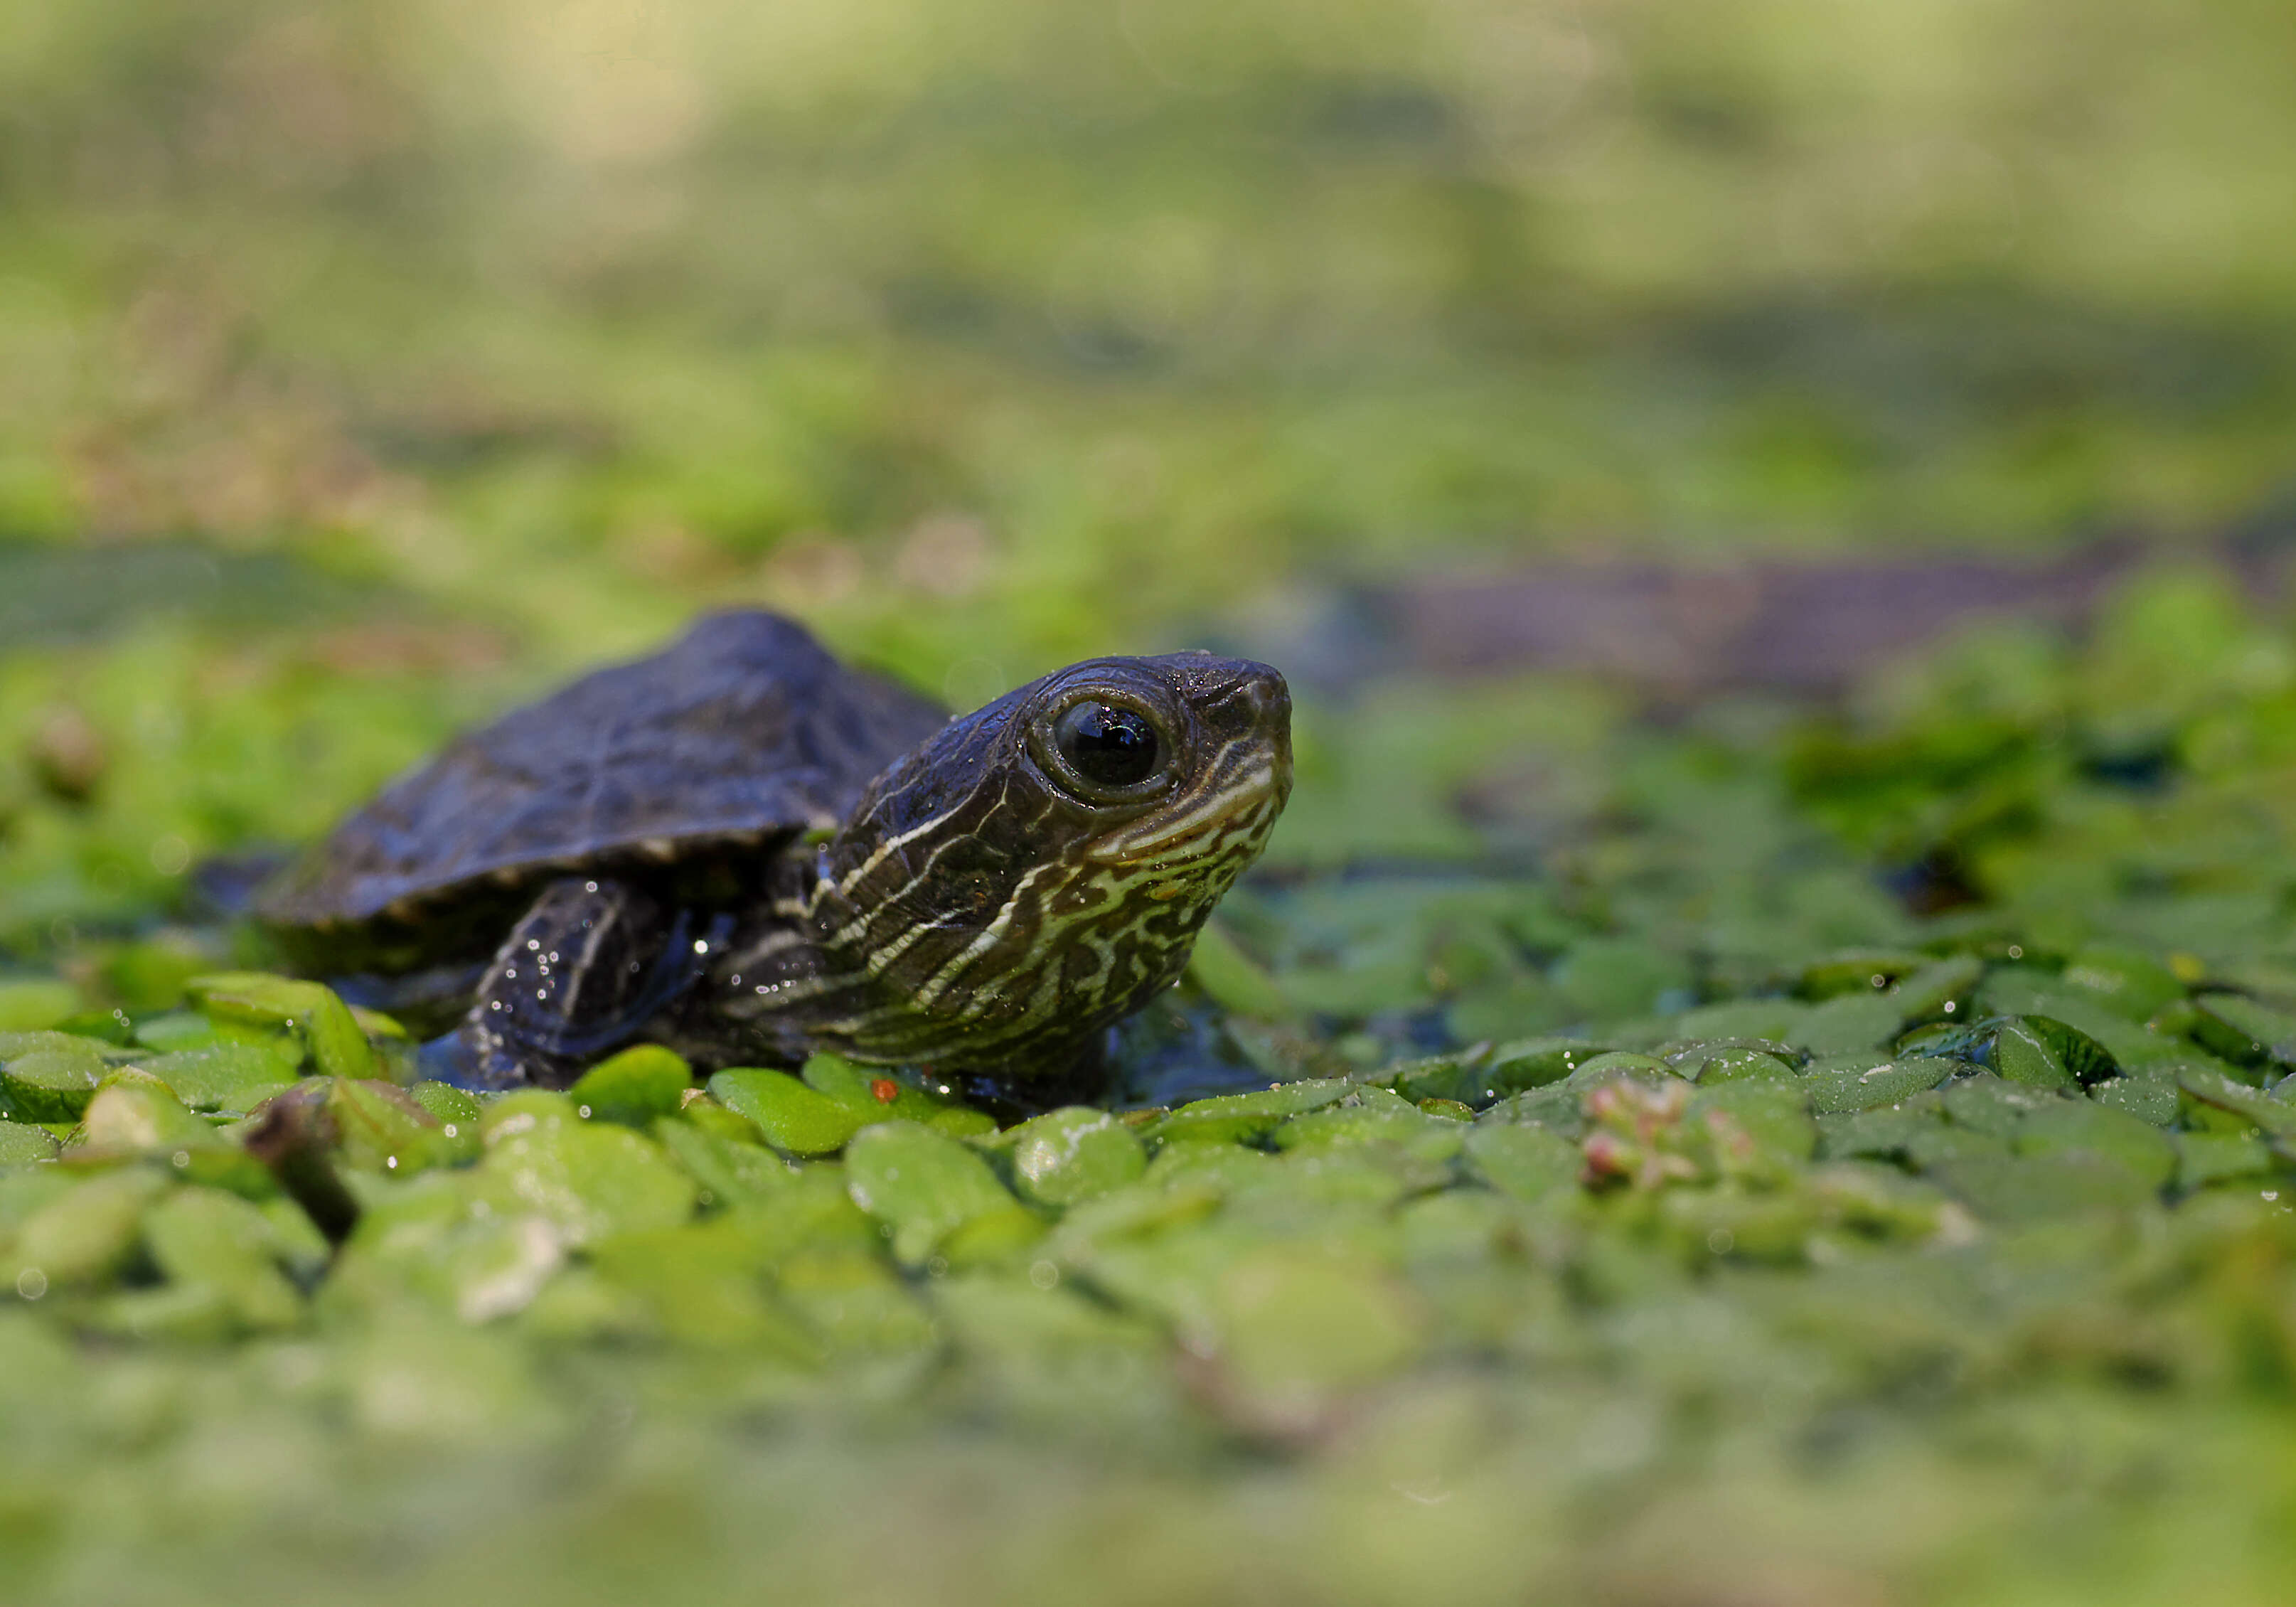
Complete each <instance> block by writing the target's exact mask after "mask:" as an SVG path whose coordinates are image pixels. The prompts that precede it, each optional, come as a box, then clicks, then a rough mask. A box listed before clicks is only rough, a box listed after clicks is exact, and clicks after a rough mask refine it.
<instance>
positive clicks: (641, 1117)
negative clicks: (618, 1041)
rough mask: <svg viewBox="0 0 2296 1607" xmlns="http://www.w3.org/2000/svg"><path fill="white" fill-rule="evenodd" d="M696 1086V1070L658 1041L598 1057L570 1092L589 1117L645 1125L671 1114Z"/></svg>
mask: <svg viewBox="0 0 2296 1607" xmlns="http://www.w3.org/2000/svg"><path fill="white" fill-rule="evenodd" d="M692 1086H693V1067H691V1066H689V1065H687V1064H686V1063H685V1060H684V1059H683V1058H682V1057H680V1056H679V1055H677V1054H673V1053H672V1052H671V1051H669V1050H668V1049H665V1048H663V1047H662V1046H661V1045H659V1044H639V1045H635V1046H634V1047H632V1048H628V1049H625V1050H623V1051H621V1053H619V1054H615V1055H612V1056H610V1057H609V1058H607V1059H605V1060H603V1061H600V1062H598V1063H597V1064H596V1065H594V1066H593V1067H591V1068H590V1069H589V1070H587V1071H585V1072H584V1073H583V1074H582V1075H581V1077H580V1078H578V1079H577V1080H576V1081H575V1083H574V1086H572V1087H570V1088H569V1089H567V1090H566V1096H567V1097H568V1098H569V1099H571V1100H572V1101H573V1102H574V1103H575V1106H576V1107H577V1109H578V1110H580V1111H581V1112H582V1114H583V1115H584V1116H585V1117H586V1118H588V1119H592V1120H595V1121H618V1122H620V1123H621V1124H622V1125H623V1126H624V1127H645V1126H646V1125H648V1124H649V1123H651V1122H652V1120H653V1119H654V1118H656V1117H657V1116H673V1115H676V1112H677V1107H678V1103H679V1102H680V1101H681V1100H683V1099H684V1098H685V1092H686V1090H687V1089H689V1088H691V1087H692Z"/></svg>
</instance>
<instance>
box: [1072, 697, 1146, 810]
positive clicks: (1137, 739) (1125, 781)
mask: <svg viewBox="0 0 2296 1607" xmlns="http://www.w3.org/2000/svg"><path fill="white" fill-rule="evenodd" d="M1053 746H1054V747H1055V748H1057V749H1058V750H1060V755H1061V757H1062V758H1063V759H1065V760H1067V761H1068V764H1069V767H1070V768H1071V769H1073V770H1074V771H1075V772H1076V773H1077V774H1078V775H1080V776H1082V777H1083V778H1084V779H1085V780H1086V781H1087V782H1090V783H1092V784H1093V785H1095V786H1096V787H1109V788H1124V787H1133V786H1137V785H1138V784H1139V783H1142V782H1144V781H1146V780H1147V779H1148V778H1149V777H1150V776H1152V775H1155V774H1156V770H1157V767H1159V766H1160V765H1161V764H1162V763H1163V761H1164V744H1163V742H1161V740H1160V739H1159V738H1158V736H1157V734H1156V727H1155V726H1152V725H1150V724H1149V723H1148V722H1147V721H1146V720H1145V719H1144V718H1143V717H1140V716H1139V715H1137V714H1136V713H1134V712H1133V711H1132V710H1131V709H1126V708H1123V707H1121V706H1119V705H1117V704H1113V703H1102V702H1096V701H1092V700H1090V699H1087V700H1085V701H1081V702H1077V703H1071V704H1070V705H1069V707H1068V708H1066V709H1062V711H1061V716H1060V717H1059V719H1057V720H1055V721H1054V724H1053Z"/></svg>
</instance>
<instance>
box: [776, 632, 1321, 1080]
mask: <svg viewBox="0 0 2296 1607" xmlns="http://www.w3.org/2000/svg"><path fill="white" fill-rule="evenodd" d="M1291 790H1292V699H1291V693H1290V692H1289V691H1288V690H1287V689H1286V687H1285V686H1284V684H1283V676H1281V675H1278V674H1277V673H1276V672H1275V670H1273V669H1271V668H1268V667H1267V665H1265V664H1256V663H1253V662H1251V661H1250V660H1242V659H1223V658H1218V657H1215V656H1213V655H1212V654H1210V653H1201V652H1195V653H1174V654H1169V655H1168V656H1165V657H1161V658H1145V659H1091V660H1086V661H1085V662H1083V663H1081V664H1072V665H1070V667H1069V668H1066V669H1063V670H1061V671H1059V672H1057V673H1055V674H1054V675H1049V676H1045V677H1044V678H1043V679H1042V680H1038V681H1032V682H1030V683H1029V685H1026V686H1023V687H1021V688H1020V689H1019V690H1017V691H1015V692H1013V693H1007V694H1006V695H1005V696H1004V697H1001V698H999V699H997V700H996V701H995V702H993V703H991V704H989V705H988V707H987V708H985V709H980V710H979V711H978V712H976V713H974V714H971V715H968V716H966V717H963V718H961V719H956V720H952V721H951V722H949V724H948V725H947V726H945V727H944V728H943V729H942V730H941V731H939V733H937V734H935V735H933V736H932V737H931V738H929V739H928V740H927V741H926V742H923V743H922V745H920V746H919V747H917V748H916V749H914V750H912V751H911V752H909V753H907V754H906V755H904V756H903V757H902V758H900V759H898V760H897V761H896V762H895V763H894V764H893V765H892V766H891V767H890V768H889V769H888V770H886V772H885V773H884V774H883V775H881V776H879V777H878V778H877V779H876V780H875V781H874V782H873V783H871V784H870V786H869V788H868V790H867V791H865V793H864V794H863V796H862V798H861V800H860V802H859V803H858V804H857V806H856V807H855V808H854V811H853V814H852V816H850V817H849V820H848V821H847V823H846V824H845V826H844V828H843V830H841V831H840V832H839V833H838V834H837V836H836V837H835V838H834V839H833V840H832V841H831V842H830V843H829V844H828V845H827V846H826V847H825V848H824V850H823V856H822V865H821V872H822V886H821V893H820V896H819V898H817V900H816V902H817V905H818V908H819V913H818V914H816V918H815V923H816V934H817V941H818V942H819V944H820V946H821V947H822V949H823V951H824V955H826V956H827V958H828V959H829V962H830V963H831V965H832V967H833V968H834V969H835V970H838V971H840V972H852V971H855V970H859V971H863V972H866V973H867V974H869V975H870V976H871V977H872V978H873V979H874V986H873V988H871V989H870V993H871V995H872V1004H871V1007H870V1008H869V1009H868V1010H866V1011H865V1012H862V1013H857V1014H856V1015H854V1016H852V1017H849V1018H848V1019H847V1020H845V1021H838V1022H834V1023H831V1024H829V1026H828V1028H827V1029H826V1030H827V1033H828V1035H829V1036H830V1037H834V1038H843V1039H845V1040H847V1041H846V1043H845V1045H844V1046H846V1047H848V1048H849V1050H850V1052H852V1053H854V1054H858V1055H861V1056H862V1057H864V1058H867V1059H874V1060H882V1061H906V1062H933V1063H935V1064H938V1065H942V1066H946V1067H948V1068H950V1069H952V1070H1004V1071H1007V1072H1013V1071H1025V1070H1028V1069H1029V1067H1030V1065H1031V1063H1032V1062H1042V1061H1043V1060H1044V1059H1045V1058H1046V1056H1048V1055H1050V1054H1054V1053H1056V1052H1059V1051H1061V1050H1062V1049H1063V1048H1068V1049H1072V1048H1073V1046H1074V1045H1076V1044H1078V1042H1080V1041H1081V1040H1082V1039H1084V1038H1085V1037H1088V1036H1089V1035H1090V1034H1091V1033H1093V1032H1095V1031H1096V1030H1097V1029H1100V1028H1101V1027H1103V1026H1104V1025H1106V1024H1107V1023H1108V1022H1110V1021H1114V1020H1116V1019H1117V1018H1118V1017H1119V1016H1122V1015H1125V1014H1128V1013H1130V1012H1132V1011H1134V1010H1136V1009H1138V1008H1139V1007H1140V1006H1141V1005H1142V1004H1145V1003H1146V1002H1147V1001H1148V999H1149V997H1150V996H1152V994H1154V993H1155V992H1156V991H1157V990H1158V989H1160V988H1163V987H1165V986H1167V985H1169V983H1170V982H1171V981H1172V980H1174V979H1175V978H1177V976H1178V975H1179V973H1180V971H1181V968H1182V967H1183V966H1185V964H1186V963H1187V957H1188V951H1189V948H1190V947H1191V946H1192V945H1193V942H1194V940H1195V936H1196V933H1197V931H1199V930H1200V929H1201V927H1202V925H1203V922H1204V918H1205V917H1206V916H1207V915H1208V914H1210V913H1211V908H1212V906H1213V905H1214V904H1215V903H1216V902H1218V898H1219V897H1220V895H1221V894H1223V893H1225V892H1226V890H1227V889H1228V887H1229V885H1230V884H1231V883H1232V882H1234V880H1235V878H1236V875H1237V873H1239V872H1241V871H1242V869H1243V867H1244V866H1245V865H1249V864H1251V861H1252V860H1253V859H1254V858H1255V857H1257V856H1258V855H1259V850H1260V849H1261V848H1262V847H1263V846H1264V845H1265V844H1266V842H1267V833H1268V830H1269V828H1270V827H1271V826H1273V825H1274V824H1275V816H1276V815H1277V814H1278V813H1279V812H1280V811H1281V810H1282V809H1283V802H1284V799H1286V798H1287V797H1289V796H1290V794H1291Z"/></svg>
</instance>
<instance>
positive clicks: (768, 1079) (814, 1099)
mask: <svg viewBox="0 0 2296 1607" xmlns="http://www.w3.org/2000/svg"><path fill="white" fill-rule="evenodd" d="M709 1094H710V1097H712V1098H713V1099H715V1100H717V1102H718V1103H720V1104H722V1105H724V1106H725V1107H726V1109H727V1110H729V1111H733V1112H734V1114H735V1115H737V1116H743V1117H747V1118H748V1119H750V1121H752V1122H754V1123H756V1124H757V1127H758V1131H759V1132H760V1133H762V1134H764V1135H765V1138H766V1142H767V1144H772V1145H773V1146H774V1148H775V1149H777V1150H780V1151H781V1152H783V1153H784V1154H789V1155H833V1154H835V1153H836V1152H838V1151H839V1150H841V1149H843V1148H844V1147H845V1144H846V1141H847V1140H848V1139H849V1138H851V1137H852V1136H853V1135H854V1134H856V1133H857V1132H859V1131H860V1130H861V1129H862V1127H865V1126H866V1125H868V1123H869V1121H870V1120H871V1119H872V1118H871V1117H870V1115H869V1114H868V1112H866V1111H864V1110H861V1109H858V1108H856V1107H855V1106H853V1105H850V1104H846V1103H840V1102H839V1101H837V1100H834V1099H832V1098H830V1097H829V1096H828V1095H825V1094H823V1093H821V1092H819V1091H818V1090H816V1089H813V1088H808V1087H807V1086H805V1084H803V1083H801V1082H799V1080H798V1079H797V1078H794V1077H791V1076H790V1075H789V1074H788V1073H787V1072H785V1071H766V1070H729V1071H720V1072H718V1073H717V1075H716V1076H714V1077H712V1078H710V1079H709Z"/></svg>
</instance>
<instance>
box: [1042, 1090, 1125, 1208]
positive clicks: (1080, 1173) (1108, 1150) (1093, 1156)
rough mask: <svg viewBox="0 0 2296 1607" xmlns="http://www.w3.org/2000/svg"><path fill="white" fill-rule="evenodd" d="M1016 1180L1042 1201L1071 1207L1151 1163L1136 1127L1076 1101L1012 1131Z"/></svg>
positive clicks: (1115, 1186) (1123, 1182)
mask: <svg viewBox="0 0 2296 1607" xmlns="http://www.w3.org/2000/svg"><path fill="white" fill-rule="evenodd" d="M1009 1137H1010V1141H1011V1149H1010V1153H1011V1156H1012V1162H1013V1177H1014V1180H1015V1183H1016V1185H1017V1186H1018V1187H1019V1189H1020V1191H1021V1194H1022V1196H1023V1197H1024V1198H1027V1199H1029V1200H1033V1201H1036V1202H1037V1204H1039V1205H1049V1206H1054V1207H1067V1206H1070V1205H1074V1204H1076V1203H1077V1202H1078V1201H1083V1200H1090V1199H1094V1198H1096V1197H1097V1196H1099V1195H1102V1194H1105V1193H1108V1192H1110V1191H1111V1189H1117V1188H1121V1187H1123V1186H1124V1185H1126V1184H1128V1183H1130V1182H1133V1181H1134V1180H1135V1179H1136V1178H1137V1177H1139V1176H1140V1175H1141V1174H1142V1173H1143V1172H1144V1171H1146V1170H1147V1169H1148V1152H1147V1151H1146V1149H1145V1148H1144V1146H1143V1145H1142V1144H1141V1142H1140V1140H1139V1138H1138V1137H1137V1136H1136V1135H1135V1134H1134V1133H1133V1131H1132V1129H1131V1128H1130V1127H1126V1126H1125V1125H1124V1124H1123V1123H1122V1122H1120V1121H1118V1120H1117V1119H1115V1118H1114V1117H1112V1116H1111V1115H1109V1114H1108V1113H1107V1112H1106V1111H1095V1110H1088V1109H1085V1108H1082V1107H1079V1106H1070V1107H1069V1108H1067V1109H1064V1110H1059V1111H1051V1112H1049V1113H1048V1114H1046V1115H1043V1116H1039V1117H1037V1118H1036V1119H1033V1120H1030V1121H1026V1122H1023V1123H1021V1125H1020V1126H1019V1127H1015V1128H1013V1130H1012V1132H1011V1134H1010V1135H1009Z"/></svg>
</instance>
